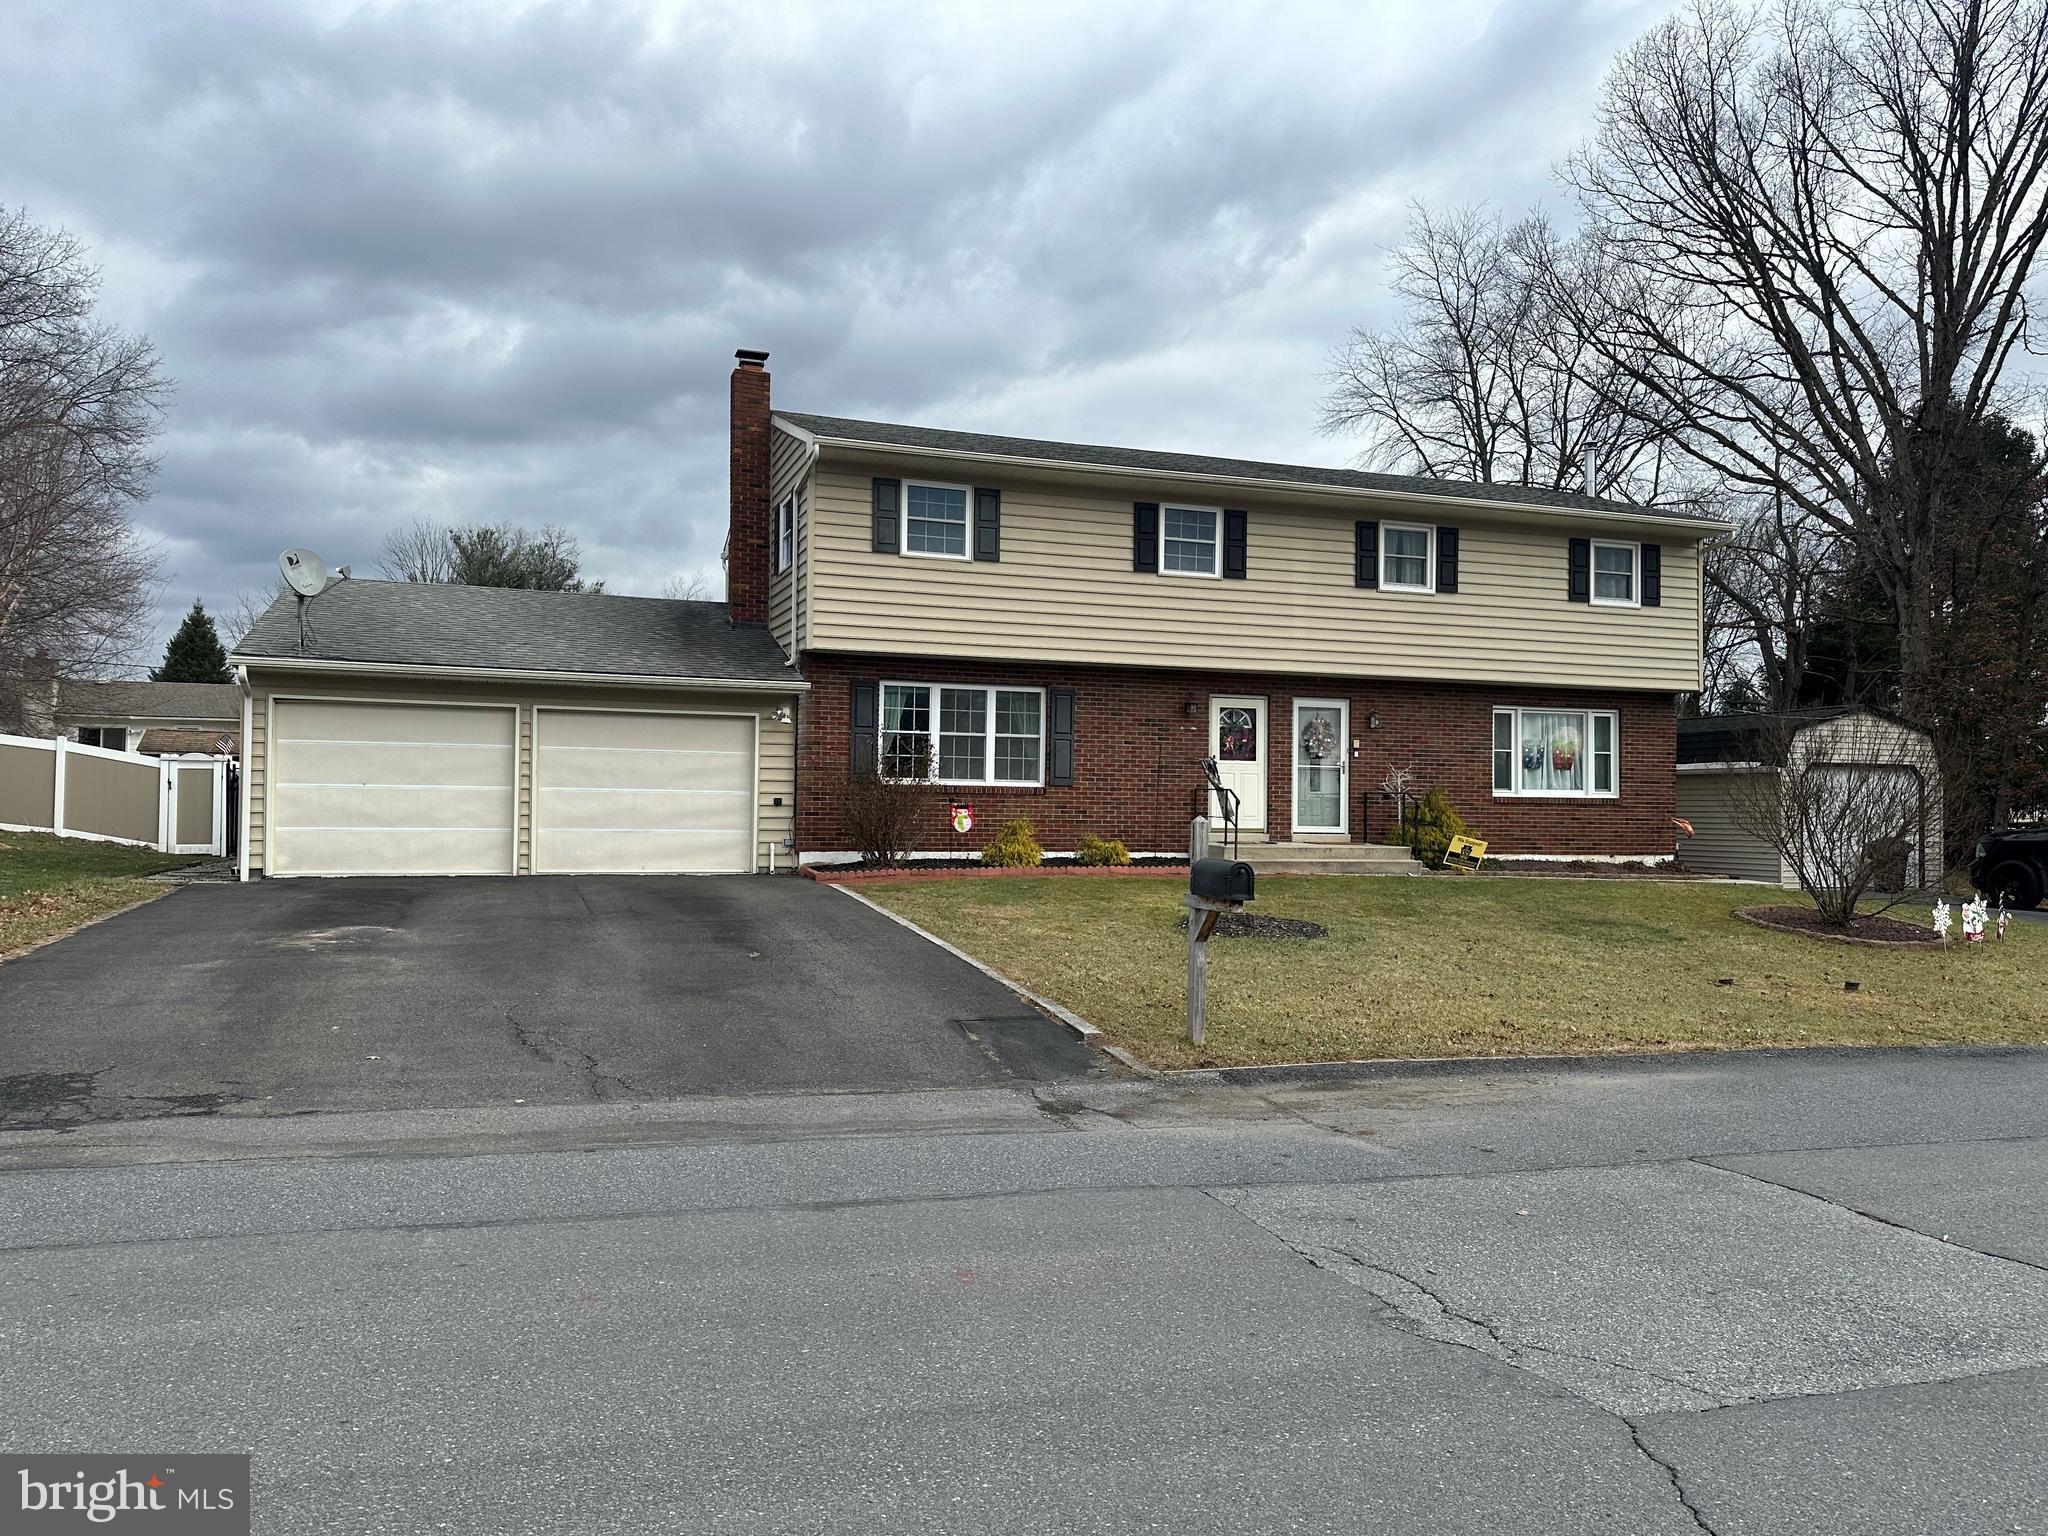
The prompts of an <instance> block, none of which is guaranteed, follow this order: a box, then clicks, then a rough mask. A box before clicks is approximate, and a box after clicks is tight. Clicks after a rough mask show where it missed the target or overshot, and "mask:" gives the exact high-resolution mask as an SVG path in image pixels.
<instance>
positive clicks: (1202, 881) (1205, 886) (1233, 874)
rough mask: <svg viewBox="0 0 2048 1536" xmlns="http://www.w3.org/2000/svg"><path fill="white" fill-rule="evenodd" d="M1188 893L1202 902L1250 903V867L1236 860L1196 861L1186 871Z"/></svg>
mask: <svg viewBox="0 0 2048 1536" xmlns="http://www.w3.org/2000/svg"><path fill="white" fill-rule="evenodd" d="M1188 893H1189V894H1190V895H1193V896H1199V897H1201V898H1202V899H1203V900H1204V901H1250V900H1251V899H1252V867H1251V865H1249V864H1245V863H1241V862H1239V861H1238V860H1236V859H1197V860H1195V862H1194V864H1193V865H1191V866H1190V867H1189V869H1188Z"/></svg>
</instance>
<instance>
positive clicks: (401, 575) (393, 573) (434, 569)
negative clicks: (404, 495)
mask: <svg viewBox="0 0 2048 1536" xmlns="http://www.w3.org/2000/svg"><path fill="white" fill-rule="evenodd" d="M454 571H455V551H454V548H453V546H452V545H450V543H449V541H448V530H447V529H446V528H444V527H442V526H441V525H440V524H439V523H437V522H435V521H434V520H433V519H431V518H426V517H419V518H414V519H413V520H412V521H411V522H409V523H407V524H405V525H404V526H403V527H399V528H394V529H392V530H391V532H389V533H387V534H386V535H385V536H384V549H383V553H382V554H380V555H379V556H378V557H377V572H378V574H379V575H381V576H383V577H384V578H385V579H386V580H387V581H424V582H445V581H453V580H454V579H455V575H454Z"/></svg>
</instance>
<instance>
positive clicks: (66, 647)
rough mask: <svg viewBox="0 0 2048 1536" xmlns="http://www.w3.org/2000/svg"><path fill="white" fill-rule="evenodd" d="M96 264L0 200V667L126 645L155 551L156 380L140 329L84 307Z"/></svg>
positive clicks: (123, 651) (101, 655)
mask: <svg viewBox="0 0 2048 1536" xmlns="http://www.w3.org/2000/svg"><path fill="white" fill-rule="evenodd" d="M98 289H99V276H98V273H97V272H95V271H94V270H93V268H92V267H91V266H90V265H89V264H88V262H87V260H86V255H85V250H84V248H83V247H82V246H81V245H80V244H79V243H78V241H77V240H75V239H74V238H73V237H72V236H70V235H68V234H66V233H64V232H63V231H61V230H51V229H46V228H43V227H41V226H39V225H36V224H33V223H31V222H30V221H29V219H28V216H27V214H26V213H23V212H9V211H7V210H4V209H0V674H10V675H16V676H18V675H19V674H20V672H21V671H22V670H23V668H24V665H25V663H26V660H27V658H30V657H32V656H44V657H47V658H49V660H50V662H51V663H53V664H54V665H55V667H56V669H57V670H58V671H59V672H61V673H75V672H86V671H92V670H95V669H99V668H103V667H106V666H108V665H110V664H113V663H116V662H120V661H125V660H128V659H130V658H131V657H133V655H134V654H135V653H136V651H137V650H138V649H139V647H140V646H141V645H142V644H143V643H144V642H145V641H146V640H147V638H148V633H149V621H150V617H151V613H150V608H151V601H152V599H153V597H154V595H155V580H156V571H157V565H158V560H159V556H158V554H157V552H156V550H154V549H153V548H152V547H150V546H149V545H148V544H146V543H145V542H144V541H143V540H142V539H141V538H140V536H139V535H138V534H137V532H136V529H135V526H134V524H133V522H132V521H131V519H130V516H129V513H130V509H131V508H132V507H133V506H134V504H135V503H136V502H138V501H140V500H141V499H142V498H143V497H144V496H146V495H147V494H148V491H149V485H150V480H151V477H152V476H153V475H154V473H155V471H156V461H155V459H154V458H153V457H152V456H151V453H150V448H151V444H152V441H153V439H154V437H155V434H156V431H157V428H158V425H159V422H160V419H161V414H162V409H163V404H164V401H165V398H166V396H167V395H168V392H169V385H168V383H167V382H166V381H165V379H164V378H163V376H162V373H161V371H160V368H159V365H158V361H157V357H156V353H155V351H154V350H153V349H152V348H151V346H150V344H149V342H148V341H147V340H145V339H143V338H141V337H138V336H129V335H126V334H124V333H122V332H120V331H118V330H117V329H115V328H114V327H112V326H110V325H108V324H106V323H104V322H102V321H99V320H96V319H95V318H94V313H93V310H94V304H95V301H96V299H97V296H98Z"/></svg>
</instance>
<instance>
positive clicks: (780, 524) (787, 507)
mask: <svg viewBox="0 0 2048 1536" xmlns="http://www.w3.org/2000/svg"><path fill="white" fill-rule="evenodd" d="M794 564H796V494H795V492H791V493H790V494H789V495H787V496H785V497H783V498H782V505H781V506H779V507H777V508H776V509H775V574H776V575H778V576H780V575H782V574H784V573H785V572H786V571H788V569H789V568H790V567H791V566H792V565H794Z"/></svg>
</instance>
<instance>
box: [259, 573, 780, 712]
mask: <svg viewBox="0 0 2048 1536" xmlns="http://www.w3.org/2000/svg"><path fill="white" fill-rule="evenodd" d="M298 641H299V621H298V612H297V609H296V607H295V605H294V600H293V599H292V598H290V597H281V598H279V599H278V600H277V601H276V602H274V603H272V604H271V605H270V607H269V608H267V609H265V610H264V613H263V617H262V618H260V619H258V620H257V621H256V623H255V626H254V627H253V628H252V629H251V630H250V631H249V633H248V634H247V635H245V636H244V637H243V639H242V642H241V643H240V644H239V645H237V646H236V647H235V656H236V658H237V659H254V658H260V657H266V656H268V657H278V658H283V657H291V658H298V657H300V656H301V655H303V656H304V657H305V658H308V659H313V660H320V661H360V662H378V663H383V664H386V665H390V666H409V667H487V668H492V669H494V670H500V671H511V672H588V673H608V674H615V675H617V676H621V677H664V678H667V677H702V678H712V679H717V680H719V681H724V682H751V681H759V682H764V683H766V682H773V683H777V684H780V685H782V686H784V687H787V686H789V685H790V684H791V683H793V682H794V681H795V680H796V672H795V670H794V669H793V668H791V667H790V666H788V665H787V664H786V661H785V658H784V657H783V654H782V647H781V646H779V645H777V644H776V643H775V638H774V636H772V635H770V634H769V633H768V627H767V626H766V625H765V624H734V623H732V622H731V621H730V620H729V619H728V618H727V617H726V607H725V604H723V603H690V602H678V601H675V600H672V599H669V598H662V597H613V596H609V595H605V594H601V593H591V592H525V591H518V590H514V589H511V588H506V587H458V586H439V585H427V584H421V583H416V582H407V581H353V580H352V581H341V582H336V583H335V584H334V585H333V586H331V587H329V588H328V589H327V590H326V591H325V592H323V593H321V594H320V595H319V596H318V597H316V598H314V599H313V600H312V601H311V602H310V603H309V604H308V605H307V608H306V648H305V650H304V652H303V653H302V652H301V651H300V650H299V644H298Z"/></svg>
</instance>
